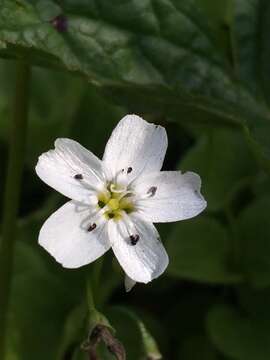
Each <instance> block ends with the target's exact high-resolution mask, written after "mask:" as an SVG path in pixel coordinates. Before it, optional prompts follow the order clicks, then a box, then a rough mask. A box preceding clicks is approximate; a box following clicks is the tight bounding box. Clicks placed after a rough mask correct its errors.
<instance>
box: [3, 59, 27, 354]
mask: <svg viewBox="0 0 270 360" xmlns="http://www.w3.org/2000/svg"><path fill="white" fill-rule="evenodd" d="M29 89H30V67H29V65H27V64H26V63H23V62H18V63H17V68H16V89H15V96H14V104H13V120H12V123H11V131H10V143H9V161H8V169H7V177H6V186H5V195H4V206H3V225H2V240H1V242H0V294H1V296H0V359H4V355H5V342H6V341H5V338H6V328H7V313H8V306H9V298H10V290H11V280H12V265H13V250H14V243H15V236H16V218H17V213H18V207H19V197H20V190H21V179H22V171H23V163H24V154H25V145H26V132H27V114H28V105H29Z"/></svg>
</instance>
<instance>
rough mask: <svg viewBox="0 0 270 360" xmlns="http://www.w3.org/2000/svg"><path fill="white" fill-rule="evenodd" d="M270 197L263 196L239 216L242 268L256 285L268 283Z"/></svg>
mask: <svg viewBox="0 0 270 360" xmlns="http://www.w3.org/2000/svg"><path fill="white" fill-rule="evenodd" d="M269 211H270V197H269V196H265V197H263V198H261V199H259V200H257V201H255V202H254V203H253V204H251V205H250V206H249V207H247V208H246V209H245V210H244V211H243V212H242V213H241V214H240V216H239V219H238V228H239V236H240V239H239V240H240V248H241V253H240V254H239V258H240V259H241V261H242V268H243V272H244V274H245V277H246V278H247V280H248V281H249V282H250V283H251V284H252V285H253V286H256V287H265V286H269V285H270V242H269V238H270V224H269Z"/></svg>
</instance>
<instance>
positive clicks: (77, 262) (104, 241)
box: [38, 201, 110, 268]
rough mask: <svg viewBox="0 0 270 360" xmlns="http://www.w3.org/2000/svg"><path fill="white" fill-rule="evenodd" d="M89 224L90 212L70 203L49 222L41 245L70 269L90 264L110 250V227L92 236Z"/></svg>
mask: <svg viewBox="0 0 270 360" xmlns="http://www.w3.org/2000/svg"><path fill="white" fill-rule="evenodd" d="M89 224H91V218H90V215H89V208H88V207H82V206H78V204H76V203H75V202H74V201H69V202H67V203H66V204H65V205H63V206H62V207H61V208H60V209H58V210H57V211H56V212H55V213H53V214H52V215H51V216H50V217H49V218H48V219H47V220H46V221H45V223H44V224H43V226H42V228H41V230H40V233H39V239H38V241H39V244H40V245H41V246H42V247H44V249H46V250H47V251H48V252H49V253H50V254H51V255H52V256H53V257H54V258H55V259H56V261H58V262H59V263H61V264H62V265H63V266H64V267H66V268H78V267H80V266H83V265H86V264H89V263H91V262H92V261H94V260H96V259H97V258H99V257H100V256H101V255H103V254H104V253H105V252H106V251H107V250H108V249H109V248H110V244H109V240H108V234H107V225H106V223H105V222H103V223H101V224H98V225H97V227H96V228H95V229H94V230H93V231H91V232H89V231H87V229H88V227H89Z"/></svg>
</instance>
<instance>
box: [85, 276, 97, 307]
mask: <svg viewBox="0 0 270 360" xmlns="http://www.w3.org/2000/svg"><path fill="white" fill-rule="evenodd" d="M86 296H87V306H88V310H89V311H90V312H91V311H96V307H95V302H94V296H93V287H92V279H91V277H90V278H89V279H87V283H86Z"/></svg>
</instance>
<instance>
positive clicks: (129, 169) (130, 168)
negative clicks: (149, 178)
mask: <svg viewBox="0 0 270 360" xmlns="http://www.w3.org/2000/svg"><path fill="white" fill-rule="evenodd" d="M132 170H133V169H132V167H131V166H130V167H128V169H127V173H128V174H129V173H131V171H132Z"/></svg>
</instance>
